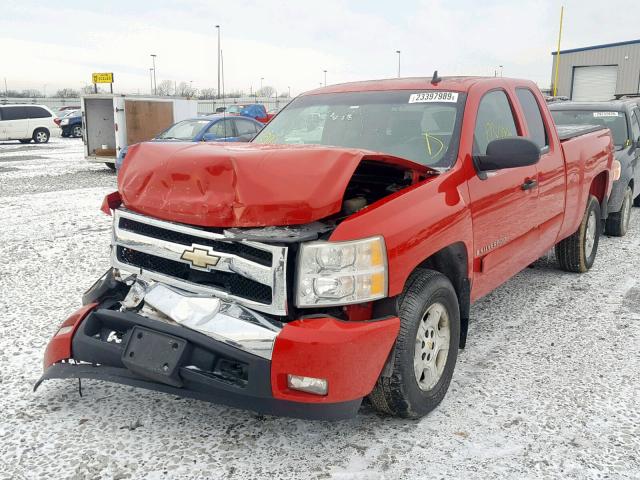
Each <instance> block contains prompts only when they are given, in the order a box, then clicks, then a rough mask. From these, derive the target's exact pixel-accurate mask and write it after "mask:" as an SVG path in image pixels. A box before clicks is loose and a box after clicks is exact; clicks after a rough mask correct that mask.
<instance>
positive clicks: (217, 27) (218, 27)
mask: <svg viewBox="0 0 640 480" xmlns="http://www.w3.org/2000/svg"><path fill="white" fill-rule="evenodd" d="M216 30H218V98H220V25H216Z"/></svg>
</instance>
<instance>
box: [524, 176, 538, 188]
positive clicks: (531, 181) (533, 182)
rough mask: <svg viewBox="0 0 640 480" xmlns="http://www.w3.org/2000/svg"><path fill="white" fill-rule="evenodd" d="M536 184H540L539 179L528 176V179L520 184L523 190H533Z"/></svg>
mask: <svg viewBox="0 0 640 480" xmlns="http://www.w3.org/2000/svg"><path fill="white" fill-rule="evenodd" d="M536 185H538V181H537V180H535V179H533V178H527V180H525V182H524V183H523V184H522V185H521V186H520V188H522V190H531V189H532V188H534V187H535V186H536Z"/></svg>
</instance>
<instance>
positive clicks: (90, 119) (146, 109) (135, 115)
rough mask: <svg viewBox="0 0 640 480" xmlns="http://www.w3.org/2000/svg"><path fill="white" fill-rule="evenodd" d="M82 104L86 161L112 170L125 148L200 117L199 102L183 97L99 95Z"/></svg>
mask: <svg viewBox="0 0 640 480" xmlns="http://www.w3.org/2000/svg"><path fill="white" fill-rule="evenodd" d="M81 105H82V123H83V126H84V129H83V130H84V132H83V141H84V155H85V158H86V159H87V160H88V161H90V162H100V163H105V164H106V165H107V166H108V167H110V168H115V161H116V157H117V155H118V152H119V151H120V150H121V149H122V148H124V147H126V146H128V145H131V144H134V143H138V142H144V141H145V140H150V139H151V138H153V137H154V136H156V135H157V134H159V133H160V132H162V131H163V130H165V129H167V128H168V127H170V126H171V125H173V124H174V123H176V122H179V121H180V120H184V119H186V118H193V117H197V116H198V102H197V101H196V100H185V99H182V98H159V97H138V96H127V95H110V94H108V95H101V94H98V95H86V96H84V97H82V99H81Z"/></svg>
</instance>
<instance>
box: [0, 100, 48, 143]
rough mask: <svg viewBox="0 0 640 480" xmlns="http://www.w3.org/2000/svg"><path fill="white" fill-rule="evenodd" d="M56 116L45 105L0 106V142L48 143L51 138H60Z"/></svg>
mask: <svg viewBox="0 0 640 480" xmlns="http://www.w3.org/2000/svg"><path fill="white" fill-rule="evenodd" d="M55 118H56V116H55V115H54V113H53V112H52V111H51V110H49V108H48V107H45V106H44V105H18V104H16V105H2V106H0V140H20V143H29V142H31V141H32V140H33V141H34V142H35V143H47V142H48V141H49V138H50V137H51V136H54V137H57V136H60V128H59V127H58V125H56V123H55V121H54V119H55Z"/></svg>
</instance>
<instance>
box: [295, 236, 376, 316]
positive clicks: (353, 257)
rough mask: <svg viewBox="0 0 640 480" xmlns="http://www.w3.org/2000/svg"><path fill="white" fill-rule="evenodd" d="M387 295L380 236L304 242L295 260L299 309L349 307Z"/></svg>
mask: <svg viewBox="0 0 640 480" xmlns="http://www.w3.org/2000/svg"><path fill="white" fill-rule="evenodd" d="M386 296H387V252H386V249H385V245H384V239H383V238H382V237H371V238H366V239H363V240H355V241H350V242H324V241H318V242H309V243H303V244H302V246H301V249H300V254H299V258H298V275H297V286H296V305H297V306H298V307H315V306H332V305H348V304H352V303H362V302H367V301H370V300H377V299H379V298H384V297H386Z"/></svg>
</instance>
